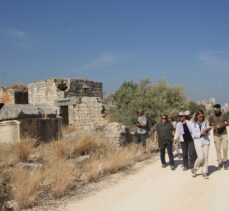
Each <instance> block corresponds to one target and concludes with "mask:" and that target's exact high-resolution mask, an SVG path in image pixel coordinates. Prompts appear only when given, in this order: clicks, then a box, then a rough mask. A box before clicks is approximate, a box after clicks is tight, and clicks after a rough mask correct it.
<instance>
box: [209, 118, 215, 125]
mask: <svg viewBox="0 0 229 211" xmlns="http://www.w3.org/2000/svg"><path fill="white" fill-rule="evenodd" d="M209 125H210V126H215V124H214V121H213V118H212V116H210V117H209Z"/></svg>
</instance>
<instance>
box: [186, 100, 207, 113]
mask: <svg viewBox="0 0 229 211" xmlns="http://www.w3.org/2000/svg"><path fill="white" fill-rule="evenodd" d="M188 110H189V111H190V112H191V113H195V112H197V111H198V110H203V111H206V108H205V106H204V105H203V104H198V103H196V102H193V101H189V102H188Z"/></svg>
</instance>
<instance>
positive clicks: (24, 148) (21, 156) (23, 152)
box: [14, 139, 35, 162]
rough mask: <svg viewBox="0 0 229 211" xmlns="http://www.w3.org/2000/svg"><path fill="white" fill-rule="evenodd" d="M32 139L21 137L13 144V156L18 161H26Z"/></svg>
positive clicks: (30, 150) (29, 153) (32, 142)
mask: <svg viewBox="0 0 229 211" xmlns="http://www.w3.org/2000/svg"><path fill="white" fill-rule="evenodd" d="M34 143H35V142H34V141H32V140H31V139H23V140H21V141H20V142H19V143H17V144H16V145H15V148H14V149H15V156H16V157H17V158H18V160H19V161H22V162H26V161H28V159H29V156H30V155H31V153H32V150H33V145H34Z"/></svg>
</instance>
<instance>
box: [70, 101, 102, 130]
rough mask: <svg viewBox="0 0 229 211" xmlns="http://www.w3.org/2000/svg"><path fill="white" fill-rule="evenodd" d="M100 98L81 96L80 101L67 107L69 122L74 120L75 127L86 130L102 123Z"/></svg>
mask: <svg viewBox="0 0 229 211" xmlns="http://www.w3.org/2000/svg"><path fill="white" fill-rule="evenodd" d="M100 100H101V99H100V98H97V97H82V98H81V103H79V104H76V105H74V106H70V107H69V123H71V122H73V121H74V125H75V126H76V128H78V129H83V130H87V131H89V130H93V129H95V127H97V126H99V125H102V124H104V123H105V120H104V118H103V117H102V113H101V111H102V108H103V105H102V103H101V102H100ZM71 108H72V110H71ZM72 117H74V120H73V119H72Z"/></svg>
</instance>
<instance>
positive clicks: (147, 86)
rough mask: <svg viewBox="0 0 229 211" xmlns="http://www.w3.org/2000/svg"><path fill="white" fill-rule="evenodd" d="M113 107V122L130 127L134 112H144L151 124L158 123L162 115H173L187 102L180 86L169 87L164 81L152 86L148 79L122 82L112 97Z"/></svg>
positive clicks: (185, 105) (185, 106) (184, 106)
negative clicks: (139, 110) (140, 110)
mask: <svg viewBox="0 0 229 211" xmlns="http://www.w3.org/2000/svg"><path fill="white" fill-rule="evenodd" d="M113 99H114V103H115V107H114V108H113V109H112V111H111V114H112V117H113V119H114V120H115V121H119V122H122V123H124V124H126V125H129V126H130V125H131V124H132V120H133V118H134V117H135V116H136V111H137V110H138V109H139V108H143V109H144V110H145V114H146V115H147V116H148V118H149V119H150V120H151V122H153V123H154V122H155V121H158V120H159V118H160V116H161V115H162V114H165V113H166V114H174V115H176V114H177V113H178V112H179V111H181V110H184V109H185V108H187V106H188V100H187V98H186V96H185V94H184V90H183V88H182V87H181V86H178V85H176V86H173V87H171V86H169V85H168V84H167V82H166V81H164V80H159V81H158V82H157V83H156V84H152V83H151V82H150V80H149V79H148V78H145V79H142V80H140V81H139V82H138V83H135V82H133V81H130V82H124V83H123V84H122V85H121V86H120V88H119V89H118V90H117V91H116V92H115V93H114V95H113Z"/></svg>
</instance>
